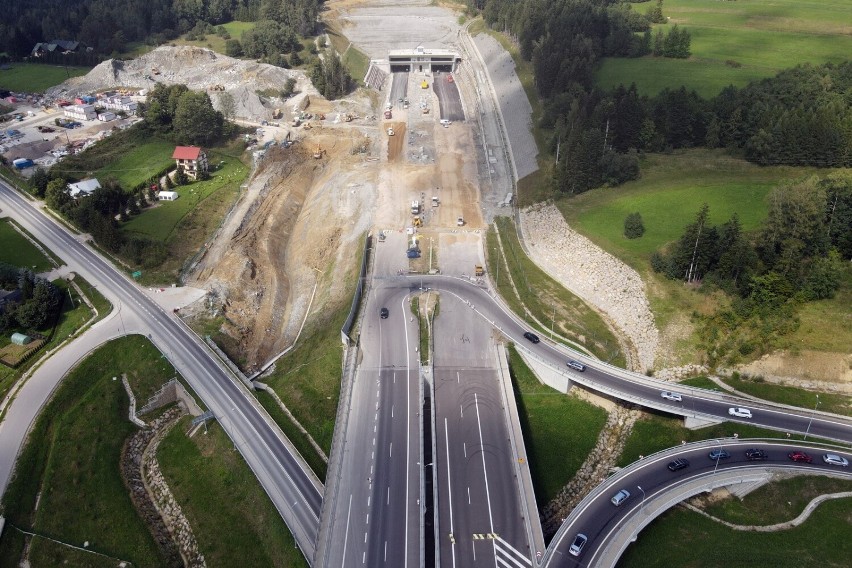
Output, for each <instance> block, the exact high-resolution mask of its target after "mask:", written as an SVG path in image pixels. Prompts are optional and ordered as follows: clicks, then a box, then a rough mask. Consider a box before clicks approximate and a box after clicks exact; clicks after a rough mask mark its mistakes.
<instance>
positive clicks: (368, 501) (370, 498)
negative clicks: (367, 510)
mask: <svg viewBox="0 0 852 568" xmlns="http://www.w3.org/2000/svg"><path fill="white" fill-rule="evenodd" d="M372 500H373V496H372V495H367V507H369V506H370V501H372Z"/></svg>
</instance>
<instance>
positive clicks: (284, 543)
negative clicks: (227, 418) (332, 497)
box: [157, 417, 308, 568]
mask: <svg viewBox="0 0 852 568" xmlns="http://www.w3.org/2000/svg"><path fill="white" fill-rule="evenodd" d="M189 422H190V420H189V418H188V417H185V418H183V419H182V420H181V422H179V423H178V424H177V425H176V426H175V427H174V428H172V430H171V432H169V434H168V436H166V437H165V438H164V439H163V441H162V443H161V444H160V447H159V448H158V450H157V459H158V460H159V462H160V468H161V470H162V472H163V475H164V476H165V478H166V480H167V482H168V484H169V488H170V489H171V491H172V493H173V494H174V496H175V499H176V500H177V502H178V503H179V504H180V506H181V508H182V509H183V512H184V514H185V515H186V517H187V519H188V520H189V523H190V525H192V531H193V534H194V535H195V538H196V540H197V541H198V546H199V549H200V550H201V553H202V554H204V558H205V560H206V561H207V565H208V566H274V567H278V568H285V567H286V568H297V567H298V568H302V567H307V565H308V564H307V562H305V559H304V557H303V556H302V553H301V552H300V551H299V549H298V548H296V546H295V542H294V540H293V536H292V535H291V533H290V531H289V530H288V529H287V526H286V525H285V524H284V521H283V520H282V519H281V515H280V514H279V513H278V511H277V510H276V509H275V505H273V503H272V501H270V499H269V497H268V496H267V495H266V493H265V492H264V491H263V488H262V487H261V486H260V484H259V483H258V481H257V477H255V476H254V474H253V473H252V471H251V469H249V467H248V465H247V464H246V462H245V461H244V460H243V458H242V456H241V455H240V454H239V453H238V452H236V451H235V450H234V444H233V442H231V440H230V439H229V438H228V436H227V435H225V433H224V432H223V431H222V428H221V426H219V424H218V423H216V422H212V423H210V424H209V425H208V427H207V429H206V430H201V431H199V432H197V433H196V434H195V435H194V436H193V437H192V438H188V437H187V436H186V435H185V432H186V431H187V430H188V429H189V428H190V425H189Z"/></svg>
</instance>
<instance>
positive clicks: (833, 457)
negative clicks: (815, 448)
mask: <svg viewBox="0 0 852 568" xmlns="http://www.w3.org/2000/svg"><path fill="white" fill-rule="evenodd" d="M822 461H824V462H825V463H827V464H828V465H839V466H840V467H849V460H847V459H846V458H844V457H842V456H838V455H837V454H824V455H823V456H822Z"/></svg>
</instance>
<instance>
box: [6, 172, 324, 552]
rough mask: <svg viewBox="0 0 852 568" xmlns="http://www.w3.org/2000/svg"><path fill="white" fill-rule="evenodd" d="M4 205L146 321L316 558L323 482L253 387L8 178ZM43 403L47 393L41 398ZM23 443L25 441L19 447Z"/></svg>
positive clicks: (77, 269) (304, 547) (71, 264)
mask: <svg viewBox="0 0 852 568" xmlns="http://www.w3.org/2000/svg"><path fill="white" fill-rule="evenodd" d="M0 208H2V209H3V212H4V213H5V214H8V215H11V216H13V217H14V218H15V219H16V220H17V221H18V222H19V223H20V224H21V225H22V226H23V227H24V228H26V229H27V230H28V231H30V233H32V234H33V235H35V237H36V238H37V239H39V240H40V241H41V242H42V243H43V244H44V245H45V246H47V247H48V248H50V250H52V251H53V252H54V253H56V254H57V255H58V256H60V257H61V258H63V259H64V260H65V261H66V262H67V263H68V265H69V267H71V269H72V270H74V271H75V272H77V273H79V274H81V275H82V276H83V277H84V278H86V280H88V281H89V283H91V284H93V285H96V286H97V287H98V290H100V291H101V292H102V293H103V294H104V295H105V296H106V297H107V298H108V299H110V300H111V301H112V302H113V303H114V304H118V303H120V305H121V306H122V310H126V312H125V313H129V315H128V316H127V317H133V318H136V319H138V321H140V322H142V323H143V324H146V325H147V330H146V331H147V333H149V334H150V337H151V339H152V340H153V341H154V343H155V344H156V345H157V346H158V347H159V348H160V349H161V351H163V352H164V353H165V354H166V356H167V357H168V359H169V361H170V362H171V363H172V364H173V365H174V366H175V368H176V369H177V370H178V371H179V372H180V373H181V374H182V375H183V377H184V378H185V379H186V380H187V382H188V383H189V384H190V386H191V387H192V388H193V390H194V391H195V392H196V393H197V394H198V396H199V397H201V399H202V400H203V401H204V403H205V404H206V405H207V407H208V408H209V409H210V410H212V411H213V412H214V414H215V415H216V418H217V420H218V421H219V423H220V424H221V425H222V427H223V428H224V430H225V432H226V433H227V434H228V436H230V438H231V440H233V442H234V445H235V447H236V448H237V449H238V450H239V451H240V453H241V454H242V455H243V457H244V458H245V460H246V462H247V463H248V464H249V466H250V467H251V468H252V471H254V473H255V475H257V477H258V479H259V480H260V482H261V485H262V486H263V488H264V489H265V490H266V492H267V494H269V496H270V498H271V499H272V501H273V503H275V506H276V508H277V509H278V511H279V513H280V514H281V516H282V517H283V519H284V521H285V522H286V523H287V526H288V527H289V528H290V530H291V531H292V532H293V535H294V536H295V538H296V542H297V543H298V545H299V547H300V548H301V550H302V553H303V554H304V555H305V556H306V557H307V558H308V559H311V558H313V555H314V549H315V544H316V536H317V531H318V528H319V512H320V505H321V500H322V484H321V483H320V482H319V480H318V479H317V478H316V476H315V475H313V473H312V472H311V470H310V468H309V467H308V466H307V464H306V463H305V461H304V459H303V458H302V457H301V456H300V455H299V453H298V452H297V451H296V450H295V448H294V447H293V446H292V445H291V444H290V443H289V441H288V440H287V439H286V438H285V436H284V434H283V433H282V432H281V430H280V428H279V427H278V426H277V425H276V424H275V422H274V421H273V420H272V419H271V418H270V417H269V416H268V415H267V413H266V412H265V411H264V409H263V407H262V406H261V405H260V404H259V403H258V402H257V401H256V400H255V398H254V397H253V396H252V395H251V394H250V393H249V392H248V391H247V389H246V388H245V387H244V386H243V385H242V384H240V383H239V382H238V380H237V379H236V378H235V377H234V376H233V375H232V374H231V373H229V372H228V371H227V370H226V369H225V368H224V366H223V365H222V364H221V363H220V362H219V360H218V359H216V357H215V356H214V355H213V354H212V353H211V352H210V351H209V350H208V349H207V347H206V346H205V345H204V344H203V343H202V342H201V340H199V338H198V337H197V336H196V335H195V334H193V333H192V332H191V331H190V330H188V329H187V328H186V327H185V326H184V325H183V324H182V322H180V321H179V320H178V319H177V318H175V317H174V316H173V315H172V314H169V313H166V312H164V311H163V310H162V309H161V308H160V307H159V306H158V305H157V304H156V303H154V302H153V301H152V300H151V299H150V298H148V297H147V296H146V295H145V294H144V293H143V292H142V291H141V290H139V288H138V287H137V286H136V285H135V284H134V283H133V282H131V281H130V280H128V279H127V277H125V276H124V275H123V274H122V273H121V272H119V271H118V270H116V269H115V267H114V266H112V265H111V264H110V263H109V262H107V261H106V260H104V259H103V258H102V257H101V256H100V255H98V254H96V253H95V252H93V251H92V250H91V249H90V248H89V247H87V246H85V245H83V244H81V243H80V242H78V241H77V240H76V239H75V238H74V236H73V235H71V234H70V233H69V232H68V231H67V230H66V229H65V228H64V227H61V226H60V225H59V224H58V223H57V222H55V221H54V220H52V219H49V218H48V217H47V216H46V215H45V214H43V213H42V212H41V211H39V210H38V209H37V208H36V207H35V206H34V204H32V203H31V202H29V201H27V200H26V199H25V198H24V197H22V196H21V195H20V194H19V193H17V192H16V191H14V190H13V189H11V188H9V187H8V186H7V185H5V184H3V183H0ZM43 403H44V400H41V401H40V402H38V404H39V405H41V404H43ZM20 444H21V441H20V440H19V441H18V443H17V449H16V450H15V453H17V451H18V449H19V448H20Z"/></svg>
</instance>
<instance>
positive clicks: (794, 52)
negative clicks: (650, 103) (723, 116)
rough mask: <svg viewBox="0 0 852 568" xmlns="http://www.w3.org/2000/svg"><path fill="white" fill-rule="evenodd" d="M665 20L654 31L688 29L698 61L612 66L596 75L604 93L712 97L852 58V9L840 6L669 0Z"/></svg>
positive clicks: (792, 0)
mask: <svg viewBox="0 0 852 568" xmlns="http://www.w3.org/2000/svg"><path fill="white" fill-rule="evenodd" d="M647 6H650V3H647V4H634V5H633V9H634V10H638V11H640V12H644V10H646V9H647V8H646V7H647ZM663 14H664V15H665V16H667V17H668V18H669V22H668V23H667V24H662V25H660V26H655V30H656V28H658V27H659V28H662V29H664V30H666V29H667V28H669V27H670V26H672V25H674V24H677V25H678V26H679V27H682V28H686V29H687V30H688V31H689V33H690V34H691V36H692V45H691V51H692V56H691V57H690V58H689V59H686V60H674V59H665V58H655V57H651V56H646V57H643V58H640V59H638V60H637V59H623V58H608V59H606V60H604V62H603V64H602V66H601V68H600V70H599V72H598V75H597V80H598V84H599V85H600V86H601V87H604V88H609V87H614V86H617V85H618V84H620V83H621V84H624V85H629V84H630V83H632V82H635V83H636V85H637V87H638V88H639V91H640V92H641V93H643V94H647V95H654V94H656V93H658V92H659V91H661V90H662V89H664V88H666V87H669V88H678V87H680V86H681V85H685V86H686V87H687V88H689V89H695V90H696V91H697V92H698V93H699V94H701V95H702V96H704V97H712V96H714V95H716V94H718V92H719V91H720V90H721V89H722V88H724V87H726V86H727V85H730V84H733V85H735V86H738V87H741V86H744V85H745V84H747V83H748V82H749V81H752V80H755V79H761V78H764V77H771V76H773V75H775V74H776V73H777V72H778V71H780V70H782V69H786V68H789V67H794V66H796V65H798V64H803V63H813V64H820V63H827V62H835V63H837V62H840V61H844V60H846V59H848V57H849V53H852V34H850V22H852V3H850V2H845V1H842V0H828V1H826V2H820V1H816V0H804V1H799V0H773V1H772V2H764V1H758V0H740V1H738V2H719V1H718V0H666V2H665V3H664V4H663Z"/></svg>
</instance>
